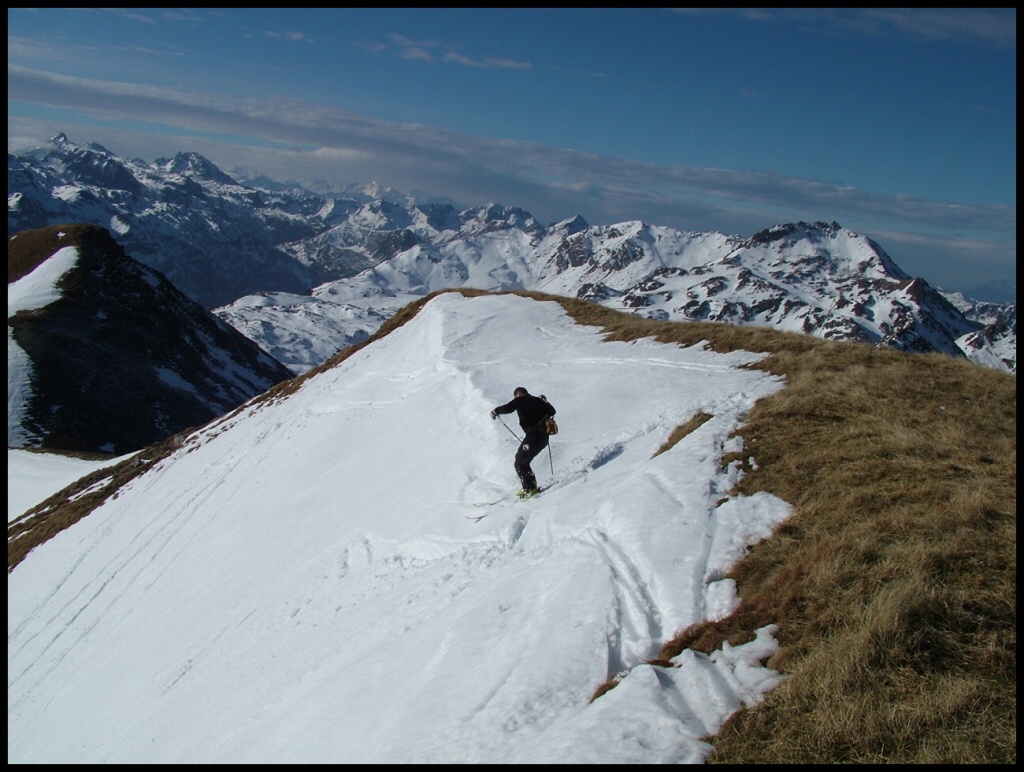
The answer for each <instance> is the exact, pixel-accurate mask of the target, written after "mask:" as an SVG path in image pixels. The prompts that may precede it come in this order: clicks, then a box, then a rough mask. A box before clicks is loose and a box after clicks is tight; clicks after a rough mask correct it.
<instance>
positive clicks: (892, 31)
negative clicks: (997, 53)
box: [672, 8, 1017, 48]
mask: <svg viewBox="0 0 1024 772" xmlns="http://www.w3.org/2000/svg"><path fill="white" fill-rule="evenodd" d="M672 10H673V11H674V12H676V13H679V14H686V15H691V16H708V15H730V16H735V17H739V18H742V19H744V20H746V21H751V22H761V23H785V24H788V25H794V24H795V25H803V26H806V27H807V28H808V29H814V30H817V31H819V32H820V31H825V30H833V31H842V32H852V33H857V34H861V35H872V36H892V35H900V36H905V37H912V38H919V39H929V40H949V41H957V42H960V43H969V44H974V45H982V46H992V47H995V48H1016V46H1017V9H1016V8H799V9H795V8H722V9H711V8H674V9H672Z"/></svg>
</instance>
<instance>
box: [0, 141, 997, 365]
mask: <svg viewBox="0 0 1024 772" xmlns="http://www.w3.org/2000/svg"><path fill="white" fill-rule="evenodd" d="M59 222H93V223H97V224H101V225H104V227H108V228H109V229H110V230H111V231H112V232H113V233H114V235H115V236H116V238H117V239H118V240H119V241H120V242H121V243H122V244H123V245H124V246H125V249H126V250H127V251H128V253H129V254H130V255H132V256H134V257H136V258H137V259H138V260H140V261H141V262H143V263H145V264H146V265H150V266H151V267H154V268H156V269H158V270H160V271H161V272H163V273H164V274H165V275H166V276H167V277H168V278H169V279H170V280H171V281H172V282H173V283H174V284H175V285H176V286H178V287H179V288H180V289H181V290H182V291H183V292H185V293H186V294H188V295H190V296H191V297H193V298H195V299H196V300H198V301H199V302H201V303H203V304H204V305H206V306H207V308H210V309H213V310H214V313H216V314H217V315H218V316H220V317H221V318H222V319H224V320H225V321H227V322H228V323H230V324H231V325H232V326H234V327H235V328H236V329H238V330H239V331H241V332H242V333H243V334H245V335H246V336H248V337H249V338H251V339H252V340H254V341H256V342H257V343H259V344H260V346H262V347H263V348H264V349H265V350H266V351H268V352H269V353H271V354H272V355H273V356H274V357H275V358H277V359H278V360H279V361H281V362H283V363H284V364H286V365H287V366H288V367H290V368H291V369H292V371H293V372H296V373H301V372H305V371H308V370H309V369H311V368H312V367H314V366H316V365H318V364H320V363H321V362H323V361H325V360H326V359H327V358H328V357H329V356H331V355H332V354H333V353H335V352H336V351H337V350H339V349H341V348H344V347H345V346H347V345H351V344H352V343H355V342H358V341H360V340H363V339H365V338H366V337H367V336H368V335H370V334H372V332H374V331H375V330H376V329H377V328H378V327H379V326H380V324H381V323H382V322H383V321H384V319H386V318H387V317H388V316H389V315H390V314H392V313H394V311H395V310H397V309H398V308H400V307H401V306H403V305H405V304H407V303H408V302H409V301H411V300H413V299H415V298H417V297H420V296H422V295H424V294H426V293H428V292H431V291H434V290H438V289H447V288H452V287H470V288H474V289H485V290H508V289H524V290H539V291H543V292H548V293H552V294H558V295H565V296H571V297H581V298H586V299H591V300H594V301H596V302H598V303H601V304H603V305H607V306H610V307H614V308H619V309H625V310H629V311H631V312H633V313H636V314H639V315H642V316H646V317H650V318H655V319H665V320H680V321H682V320H702V321H721V322H726V323H732V324H747V325H761V326H770V327H775V328H778V329H783V330H790V331H794V332H800V333H805V334H811V335H815V336H818V337H822V338H830V339H836V340H849V341H856V342H862V343H868V344H874V345H883V346H889V347H892V348H895V349H898V350H902V351H908V352H915V353H918V352H928V351H938V352H942V353H945V354H949V355H952V356H961V355H962V356H966V357H968V358H970V359H971V360H973V361H975V362H978V363H980V364H983V365H985V366H988V367H994V368H997V369H1002V370H1007V371H1010V372H1016V305H1015V304H1013V305H998V304H979V303H977V302H975V301H973V300H971V299H968V298H964V297H962V296H958V295H953V294H949V293H943V292H941V291H940V290H938V289H936V288H934V287H932V286H930V285H929V284H928V283H927V282H926V281H925V280H924V279H922V278H915V277H911V276H909V275H908V274H906V273H905V272H904V271H902V270H901V269H900V268H899V267H898V265H897V264H896V262H895V261H894V260H893V259H892V258H891V257H890V256H889V255H888V254H886V252H885V251H884V250H883V249H882V248H881V247H880V246H879V245H878V244H876V243H875V242H873V241H872V240H871V239H869V238H866V237H864V236H861V235H858V234H856V233H854V232H852V231H849V230H847V229H845V228H843V227H841V226H840V225H839V224H838V223H835V222H815V223H803V222H801V223H787V224H779V225H775V226H773V227H769V228H766V229H765V230H763V231H761V232H759V233H757V234H754V235H753V236H750V237H741V236H730V235H726V234H722V233H717V232H684V231H679V230H675V229H672V228H665V227H660V226H657V225H652V224H648V223H643V222H625V223H618V224H615V225H600V226H591V225H589V224H588V223H586V222H585V221H584V220H583V219H582V218H580V217H575V218H570V219H568V220H565V221H563V222H559V223H555V224H552V225H549V226H545V225H543V224H541V223H539V222H538V221H537V220H536V219H535V218H533V217H532V216H531V215H530V214H529V213H528V212H526V211H524V210H522V209H517V208H514V207H505V206H501V205H498V204H489V205H486V206H480V207H474V208H468V209H463V210H458V209H456V207H455V206H453V205H452V204H451V203H450V202H444V201H432V200H427V199H417V198H414V197H412V196H405V195H402V194H399V193H396V192H394V191H390V190H387V189H381V188H379V187H378V186H375V185H367V186H363V187H361V188H356V187H353V188H350V189H348V190H346V191H345V192H343V193H342V194H340V195H338V196H329V195H318V194H316V193H313V192H311V191H309V190H305V189H302V188H300V187H298V186H289V185H284V184H276V185H273V184H270V183H268V182H267V181H265V180H261V181H260V182H259V183H258V184H257V183H253V182H249V183H246V182H244V181H236V180H234V179H232V178H231V177H230V176H228V175H227V174H225V173H224V172H222V171H221V170H219V169H218V168H217V167H216V166H214V165H213V164H212V163H211V162H210V161H208V160H207V159H205V158H203V157H202V156H199V155H197V154H195V153H180V154H178V155H177V156H176V157H175V158H173V159H158V160H157V161H155V162H153V163H147V162H144V161H139V160H132V161H129V160H125V159H121V158H118V157H117V156H115V155H113V154H112V153H110V152H109V151H107V150H106V149H104V148H102V147H100V146H98V145H92V144H91V145H87V146H84V147H82V146H78V145H75V144H74V143H72V142H70V141H69V140H68V139H67V137H65V136H64V135H59V136H57V137H55V138H54V140H53V141H52V142H51V144H50V145H48V146H47V147H45V148H40V149H39V150H37V151H34V152H32V153H28V154H23V155H17V156H12V155H9V156H8V235H11V234H12V233H15V232H17V231H19V230H22V229H25V228H38V227H42V226H44V225H51V224H55V223H59Z"/></svg>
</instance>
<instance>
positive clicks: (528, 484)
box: [491, 386, 555, 496]
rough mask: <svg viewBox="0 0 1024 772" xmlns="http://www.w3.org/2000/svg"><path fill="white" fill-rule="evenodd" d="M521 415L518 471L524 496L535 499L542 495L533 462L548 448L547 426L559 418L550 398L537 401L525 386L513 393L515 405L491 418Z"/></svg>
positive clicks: (500, 408)
mask: <svg viewBox="0 0 1024 772" xmlns="http://www.w3.org/2000/svg"><path fill="white" fill-rule="evenodd" d="M513 412H514V413H517V414H518V415H519V426H520V427H522V430H523V439H522V440H521V441H520V443H519V449H518V450H517V451H516V460H515V468H516V474H517V475H519V481H520V482H521V483H522V484H523V489H522V490H521V491H520V492H519V495H520V496H532V495H533V494H535V493H537V492H538V490H539V489H538V488H537V478H536V476H535V475H534V474H533V470H532V469H531V468H530V462H531V461H533V459H534V458H536V457H537V454H538V453H540V452H541V451H542V450H544V448H546V447H547V446H548V433H547V429H546V428H545V425H544V422H545V421H546V420H547V419H548V418H551V417H553V416H554V415H555V408H554V405H552V404H551V403H550V402H548V401H547V399H546V398H543V399H542V398H541V397H535V396H533V395H532V394H530V392H528V391H527V390H526V389H524V388H523V387H522V386H519V387H518V388H516V390H515V391H514V392H512V401H511V402H508V403H506V404H504V405H500V406H498V407H496V408H494V410H492V411H491V418H497V417H498V416H499V415H507V414H508V413H513Z"/></svg>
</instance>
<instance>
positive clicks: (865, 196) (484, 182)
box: [8, 66, 1016, 239]
mask: <svg viewBox="0 0 1024 772" xmlns="http://www.w3.org/2000/svg"><path fill="white" fill-rule="evenodd" d="M8 89H9V92H8V98H9V99H13V100H20V101H24V102H30V103H35V104H44V105H49V106H52V107H58V108H64V109H69V110H77V111H82V112H86V113H88V114H90V115H93V116H96V117H98V118H101V119H104V120H111V121H115V120H124V119H125V118H130V119H132V120H138V121H150V122H153V123H164V124H167V125H169V126H178V127H181V129H182V130H183V131H184V132H186V133H188V132H195V133H198V132H207V133H212V134H217V135H221V136H224V137H238V138H246V137H247V138H249V140H250V142H249V144H250V145H254V146H255V145H259V146H261V147H267V146H269V145H272V144H274V143H276V144H279V145H286V146H288V145H291V146H296V147H305V148H325V149H336V150H342V151H348V152H352V153H356V154H359V157H362V158H374V159H376V161H377V162H378V163H379V164H380V166H381V167H382V168H389V169H393V170H395V173H396V174H400V175H402V176H403V177H404V178H409V179H413V180H415V181H416V184H417V186H429V182H430V181H431V180H433V179H436V177H437V175H438V174H439V173H440V174H441V175H442V176H443V177H444V178H445V179H446V180H447V181H449V182H452V181H455V180H461V182H460V187H461V188H462V189H465V190H469V191H472V192H474V193H475V192H477V191H478V190H480V189H483V190H488V189H489V190H492V191H500V190H513V191H520V192H525V191H532V194H533V195H538V194H539V192H540V191H545V197H546V198H558V197H560V192H564V191H567V190H570V189H573V190H577V191H578V190H580V189H586V190H589V191H591V195H592V196H593V197H594V198H595V199H601V200H609V199H614V200H618V201H620V202H623V203H627V202H628V201H629V200H633V201H634V202H636V203H637V204H642V203H643V202H645V201H647V202H650V201H658V200H660V201H665V202H674V204H675V205H676V206H679V205H680V204H681V203H682V202H686V203H687V204H691V203H692V202H693V201H694V200H696V201H703V202H704V203H705V204H708V205H712V206H714V207H717V208H719V209H722V208H730V207H733V206H740V205H745V206H753V205H761V206H764V207H774V208H780V209H790V210H792V211H794V212H799V213H804V214H801V218H802V219H809V218H812V217H817V216H821V217H830V218H831V217H836V218H838V217H840V216H851V215H852V216H857V217H862V218H871V219H875V220H877V219H882V220H884V221H885V222H888V223H897V222H902V223H905V224H912V225H914V226H916V227H918V228H940V229H943V230H948V229H950V228H956V229H960V230H964V231H968V230H984V231H992V232H996V233H999V234H1005V238H1007V239H1009V238H1013V239H1015V238H1016V207H1013V206H996V205H967V204H953V203H949V202H936V201H924V200H921V199H916V198H912V197H909V196H894V195H889V194H880V193H872V192H870V191H865V190H860V189H858V188H853V187H849V186H844V185H842V184H839V183H833V182H823V181H820V180H809V179H804V178H799V177H793V176H787V175H784V174H779V173H775V172H764V171H752V170H726V169H707V168H696V167H685V166H658V165H654V164H647V163H640V162H637V161H632V160H628V159H622V158H611V157H608V156H601V155H597V154H593V153H582V152H579V151H574V150H566V149H563V148H555V147H547V146H544V145H539V144H536V143H530V142H521V141H514V140H500V139H490V138H484V137H474V136H469V135H464V134H459V133H458V132H454V131H450V130H446V129H441V128H437V127H431V126H423V125H417V124H400V123H394V122H390V121H384V120H378V119H373V118H367V117H365V116H361V115H357V114H354V113H350V112H346V111H344V110H341V109H338V108H335V107H329V106H322V105H313V104H308V103H303V102H298V101H295V100H284V99H261V100H248V99H234V98H230V97H223V96H218V95H212V94H200V93H188V92H183V91H175V90H171V89H165V88H160V87H154V86H140V85H135V84H130V83H115V82H109V81H104V82H101V81H94V80H86V79H82V78H74V77H69V76H59V75H53V74H51V73H46V72H42V71H39V70H33V69H29V68H24V67H20V66H11V67H9V68H8ZM345 171H346V170H344V169H340V170H339V171H338V173H339V174H344V172H345ZM326 173H327V170H322V171H321V176H322V175H323V174H326ZM373 176H379V175H377V174H375V175H373ZM637 208H638V209H639V206H638V207H637ZM818 213H820V215H819V214H818ZM844 213H845V214H844ZM627 219H628V218H627Z"/></svg>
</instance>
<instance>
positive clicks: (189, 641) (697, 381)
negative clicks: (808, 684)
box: [8, 293, 790, 763]
mask: <svg viewBox="0 0 1024 772" xmlns="http://www.w3.org/2000/svg"><path fill="white" fill-rule="evenodd" d="M761 356H762V355H760V354H753V353H748V352H734V353H731V354H717V353H714V352H713V351H711V350H709V349H708V348H706V347H705V346H703V345H698V346H693V347H689V348H681V347H678V346H675V345H666V344H659V343H656V342H654V341H652V340H640V341H635V342H632V343H625V342H608V341H604V340H603V338H602V333H601V331H600V330H598V329H596V328H593V327H583V326H579V325H576V324H575V323H573V322H572V321H571V319H570V318H569V317H568V316H567V315H566V314H565V312H564V311H563V309H562V308H561V306H560V305H559V304H557V303H553V302H537V301H534V300H530V299H527V298H521V297H516V296H481V297H476V298H466V297H463V296H461V295H458V294H451V293H449V294H443V295H440V296H438V297H436V298H434V299H433V300H431V302H430V303H428V304H427V305H426V306H425V307H424V308H423V309H422V310H421V311H420V313H419V314H418V316H417V317H416V318H415V319H413V320H412V321H410V322H408V323H407V324H406V325H405V326H403V327H401V328H399V329H397V330H395V331H393V332H392V333H391V334H389V335H388V336H387V337H385V338H383V339H381V340H380V341H377V342H375V343H373V344H372V345H370V346H367V347H365V348H363V349H361V350H360V351H358V352H356V353H354V354H353V355H352V356H350V357H349V358H348V359H347V360H345V361H344V362H342V363H341V364H339V365H338V366H336V367H334V368H331V369H329V370H326V371H324V372H321V373H318V374H316V375H315V376H312V377H310V378H309V379H307V380H306V381H305V382H303V383H302V384H301V387H300V388H299V389H298V390H297V391H296V392H295V393H293V394H291V395H290V396H287V397H275V398H273V399H269V400H265V401H262V402H256V403H253V404H250V405H249V406H247V407H245V408H243V409H242V410H240V411H238V412H236V413H234V414H233V415H231V416H229V417H227V418H225V419H223V420H221V421H219V422H215V423H214V424H211V425H209V426H208V427H206V428H204V429H203V430H201V431H200V432H198V433H196V434H193V435H192V436H191V437H189V438H188V439H187V440H186V441H185V443H184V445H183V446H182V447H181V448H180V449H179V450H178V451H176V452H175V453H174V454H173V455H171V456H170V457H168V458H166V459H164V460H163V461H161V462H159V463H158V464H156V465H155V466H154V468H152V469H150V470H148V471H147V472H146V473H144V474H142V475H141V476H139V477H137V478H135V479H134V480H133V481H132V482H131V483H130V484H129V485H127V486H126V487H125V488H123V489H122V490H121V491H120V492H119V495H118V496H117V497H116V498H112V499H111V500H109V501H107V502H106V503H105V504H104V505H103V506H101V507H100V508H99V509H97V510H96V511H94V512H93V513H92V514H91V515H89V516H88V517H87V518H85V519H84V520H82V521H80V522H79V523H77V524H76V525H74V526H73V527H71V528H70V529H68V530H66V531H64V532H62V533H61V534H59V535H57V536H56V537H54V538H53V539H51V540H50V541H49V542H47V543H45V544H43V545H42V546H40V547H38V548H37V549H36V550H35V551H33V552H32V553H31V554H29V555H28V557H27V558H26V559H25V561H24V562H23V563H21V564H20V565H19V566H18V567H17V568H16V569H15V570H14V571H13V572H12V573H11V574H10V575H9V577H8V761H9V762H11V763H30V762H35V763H44V762H46V763H60V762H65V763H72V762H75V763H117V762H133V763H218V762H219V763H261V762H262V763H274V762H280V763H284V762H288V763H488V762H490V763H495V762H499V763H590V762H605V763H643V762H654V761H657V762H672V763H678V762H700V761H702V760H703V759H704V758H705V756H706V755H707V753H708V751H709V750H710V748H709V746H708V745H707V744H706V743H705V742H704V741H703V740H702V739H701V738H702V737H705V736H706V735H708V734H714V733H715V732H716V731H717V730H718V729H719V728H720V727H721V725H722V723H723V722H724V721H725V720H726V718H728V716H729V715H730V714H731V713H733V712H734V711H735V710H737V709H738V708H739V707H741V706H742V705H744V704H754V703H756V702H757V701H758V700H760V699H761V696H762V695H763V693H764V692H765V691H766V690H767V689H769V688H771V687H772V686H773V685H774V684H775V683H777V682H778V678H779V677H778V674H776V673H774V672H773V671H771V670H769V669H766V668H765V667H764V666H763V662H764V661H765V660H766V659H767V658H768V657H769V656H770V655H771V654H772V653H773V652H774V651H775V647H776V644H775V639H774V635H773V633H774V630H773V629H772V628H770V627H769V628H765V629H763V630H761V631H758V634H757V638H756V640H753V641H751V642H750V643H748V644H745V645H743V646H737V647H726V648H725V649H724V650H722V651H720V652H717V653H716V654H714V655H712V656H710V657H709V656H706V655H703V654H695V653H692V652H684V653H683V654H681V655H680V656H679V657H677V658H676V659H675V660H674V664H675V665H677V667H673V668H664V667H653V666H651V665H648V664H645V661H646V660H647V659H648V658H651V657H654V656H656V655H657V654H658V651H659V648H660V646H661V645H662V644H663V643H664V642H665V641H666V640H668V639H669V638H671V637H672V635H673V634H674V633H676V632H677V631H679V630H681V629H682V628H685V627H687V626H688V625H690V624H692V623H695V622H697V621H700V620H702V619H704V618H708V617H712V618H715V617H719V616H722V615H724V614H726V613H728V611H729V610H730V608H731V607H732V606H733V605H734V604H735V602H736V597H735V587H734V586H733V585H732V584H731V582H730V581H729V580H727V579H724V578H723V577H724V576H725V573H726V571H727V570H728V567H729V565H731V564H732V563H733V562H734V561H735V560H736V559H738V558H740V557H741V556H742V554H743V552H744V550H745V549H747V548H748V547H749V545H750V544H751V543H753V542H754V541H756V540H758V539H760V538H762V537H764V536H766V535H768V534H769V533H770V532H771V530H772V529H773V528H774V527H775V525H777V524H778V523H779V522H781V521H782V520H783V519H784V518H785V517H786V516H788V514H789V511H790V507H789V505H788V504H786V503H785V502H782V501H780V500H778V499H775V498H773V497H771V496H767V495H759V496H755V497H751V498H728V492H729V490H730V489H731V488H732V486H733V485H734V483H735V482H736V481H737V480H738V479H739V475H740V471H739V469H738V467H737V466H736V465H731V466H729V467H727V468H725V469H723V468H722V466H721V463H720V462H721V458H722V455H723V452H724V448H725V447H729V448H730V450H737V447H738V445H739V446H741V444H742V440H741V439H739V438H736V437H733V438H731V437H730V435H732V434H733V432H734V430H736V429H737V428H738V427H740V426H741V425H742V421H743V420H744V417H745V416H746V414H747V412H748V411H749V410H750V408H751V406H752V405H753V404H754V403H755V402H756V401H757V400H758V399H759V398H761V397H763V396H766V395H768V394H771V393H774V392H775V391H777V390H779V389H780V388H782V382H781V380H780V379H779V378H777V377H775V376H772V375H769V374H767V373H764V372H762V371H759V370H756V369H748V368H745V367H744V365H747V364H750V363H753V362H755V361H757V360H759V359H760V357H761ZM517 386H525V387H526V388H528V389H529V390H530V391H531V392H533V393H535V394H541V393H543V394H545V395H546V396H547V397H548V399H549V400H550V401H551V402H552V404H554V405H555V407H556V408H557V410H558V413H557V419H558V423H559V426H560V429H561V431H560V433H559V434H558V435H556V436H555V437H554V438H553V442H552V444H551V449H550V451H551V452H550V455H549V454H548V453H547V452H545V453H543V454H542V455H540V456H538V457H537V459H536V460H535V461H534V464H533V466H534V470H535V471H536V473H537V475H538V477H539V479H540V481H541V482H542V483H553V485H552V487H551V488H550V489H549V490H547V491H546V492H545V493H544V494H543V495H541V496H539V497H536V498H535V499H531V500H529V501H525V502H515V499H514V496H513V495H512V494H513V491H515V490H516V489H517V488H518V487H519V483H518V480H517V479H516V477H515V474H514V471H513V468H512V461H513V456H514V453H515V448H516V440H515V439H514V438H513V437H512V432H513V431H514V432H515V433H516V434H518V435H521V430H520V429H519V427H518V425H517V424H516V423H515V421H514V416H505V417H503V419H504V420H505V421H506V422H507V424H506V425H503V424H502V422H499V421H497V420H491V419H490V417H489V415H488V413H489V411H490V410H491V408H493V407H494V406H496V405H499V404H502V403H504V402H507V401H508V400H509V399H511V397H512V390H513V389H514V388H515V387H517ZM697 412H703V413H706V414H708V415H710V416H711V419H710V420H708V421H707V422H706V423H704V424H703V425H702V426H700V428H698V429H697V430H695V431H694V432H692V433H691V434H690V435H688V436H687V437H685V438H684V439H682V440H681V441H680V442H678V443H677V444H676V445H675V446H674V447H673V448H671V449H670V450H668V451H667V452H664V453H661V454H659V455H655V452H656V451H657V450H658V449H659V447H660V446H661V445H662V444H663V443H664V442H665V440H666V438H667V437H668V436H669V434H670V433H671V431H672V429H673V428H675V427H676V426H678V425H680V424H682V423H685V422H686V421H688V420H689V419H690V418H691V417H692V416H693V415H694V414H696V413H697ZM723 498H726V499H727V501H726V503H725V504H721V505H720V502H721V500H722V499H723ZM493 501H497V503H494V504H488V502H493ZM478 505H483V506H478ZM613 677H619V678H621V680H620V682H619V684H618V685H617V686H616V687H615V688H614V689H612V690H611V691H609V692H607V693H606V694H605V695H603V696H602V697H600V698H598V699H597V700H595V701H594V702H592V703H591V702H590V699H591V697H592V695H593V694H594V691H595V689H596V688H597V687H598V686H599V685H601V684H602V683H604V682H605V681H606V680H608V679H609V678H613Z"/></svg>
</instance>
